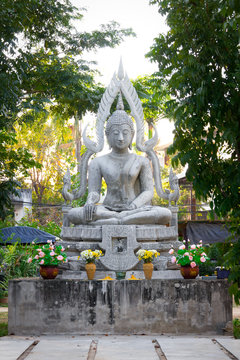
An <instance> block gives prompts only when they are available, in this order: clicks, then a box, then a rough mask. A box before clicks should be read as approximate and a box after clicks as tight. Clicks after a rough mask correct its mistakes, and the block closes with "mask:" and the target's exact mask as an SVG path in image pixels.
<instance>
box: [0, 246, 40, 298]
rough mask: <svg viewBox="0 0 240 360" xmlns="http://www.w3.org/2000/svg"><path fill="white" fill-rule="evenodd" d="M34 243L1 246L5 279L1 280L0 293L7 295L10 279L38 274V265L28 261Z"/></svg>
mask: <svg viewBox="0 0 240 360" xmlns="http://www.w3.org/2000/svg"><path fill="white" fill-rule="evenodd" d="M32 247H33V246H32V245H23V244H20V243H18V242H16V243H14V244H12V245H7V246H3V245H1V247H0V270H1V272H2V273H3V274H4V280H3V281H0V294H1V295H2V296H3V295H7V288H8V281H9V280H11V279H16V278H21V277H32V276H36V274H37V267H36V265H34V264H32V263H28V262H27V259H28V258H29V254H30V253H31V251H32Z"/></svg>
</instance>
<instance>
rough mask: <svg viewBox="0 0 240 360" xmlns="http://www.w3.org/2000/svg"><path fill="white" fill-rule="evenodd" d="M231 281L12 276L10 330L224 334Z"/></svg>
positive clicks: (229, 316)
mask: <svg viewBox="0 0 240 360" xmlns="http://www.w3.org/2000/svg"><path fill="white" fill-rule="evenodd" d="M228 288H229V284H228V282H227V281H225V280H209V281H204V280H200V279H198V280H184V279H167V280H161V279H153V280H140V281H139V280H121V281H118V280H113V281H106V280H105V281H100V280H94V281H81V280H66V279H65V280H64V279H55V280H42V279H40V278H35V279H33V278H28V279H16V280H11V281H9V293H8V294H9V295H8V299H9V321H8V330H9V334H13V335H41V334H79V335H80V334H82V335H84V334H85V335H86V334H146V335H150V334H164V333H171V334H184V333H192V334H205V333H206V332H213V333H218V334H221V333H222V329H223V328H224V327H225V325H226V323H227V322H228V321H230V320H232V299H231V297H230V295H229V292H228Z"/></svg>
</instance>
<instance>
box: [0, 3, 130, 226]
mask: <svg viewBox="0 0 240 360" xmlns="http://www.w3.org/2000/svg"><path fill="white" fill-rule="evenodd" d="M83 11H84V10H83V9H80V11H79V10H78V9H77V8H76V7H74V6H73V5H72V4H71V1H69V0H46V1H36V0H22V1H12V0H2V1H1V2H0V18H1V22H0V80H1V81H0V130H1V131H5V130H6V133H7V135H8V136H9V139H6V134H5V133H4V134H0V140H1V141H0V143H1V144H3V145H2V149H1V152H4V157H2V158H1V159H3V160H2V162H1V168H0V171H1V173H2V174H3V177H1V178H0V187H1V188H0V211H1V213H0V217H1V218H2V219H4V218H5V217H6V216H7V215H8V214H9V213H11V210H12V209H11V203H10V195H11V193H15V188H16V186H17V183H16V181H15V179H16V176H18V175H19V173H18V170H19V168H21V167H22V166H23V167H25V169H27V168H28V167H30V166H33V163H32V164H30V159H31V156H30V154H29V152H28V151H27V149H26V148H24V149H23V150H22V151H21V150H19V149H18V152H19V151H20V155H21V156H20V155H19V156H18V152H17V151H16V150H15V149H14V150H13V151H12V152H11V153H10V154H9V153H8V154H6V153H7V146H8V143H12V141H13V137H14V130H13V128H12V126H13V124H14V123H15V121H16V120H17V119H18V120H19V122H26V123H31V122H33V121H35V120H36V117H38V115H39V113H40V114H42V113H48V112H49V111H51V113H53V112H54V114H55V115H59V113H61V116H62V119H63V120H66V119H68V118H69V117H71V116H73V115H74V116H75V117H77V120H80V119H81V116H82V115H83V114H84V113H85V112H86V111H87V110H91V111H94V109H95V108H96V101H95V100H96V98H98V97H99V96H100V95H99V94H100V92H101V91H102V88H101V86H100V85H97V84H95V81H94V76H95V72H94V71H93V70H92V65H91V63H90V62H89V63H88V62H86V61H84V59H83V58H82V56H83V52H84V51H90V50H97V49H99V48H102V47H105V46H110V47H114V46H115V45H118V44H119V43H120V42H121V41H122V40H123V39H124V38H125V37H126V36H129V35H133V32H132V30H131V29H121V28H120V27H119V24H117V23H116V22H111V23H109V24H107V25H102V26H101V28H100V29H99V30H95V31H92V32H79V31H77V30H76V29H75V27H74V25H73V23H74V21H76V20H81V19H82V17H83V15H82V12H83ZM46 104H47V105H48V106H46ZM23 155H24V156H23ZM13 157H15V158H16V162H15V163H13V162H12V158H13ZM19 157H20V159H19ZM9 162H10V163H13V164H14V167H13V168H11V172H10V173H7V172H4V168H5V167H6V166H7V165H8V164H9ZM35 168H36V164H35ZM2 169H3V170H2ZM2 174H1V175H2ZM20 176H21V174H20ZM43 186H45V185H44V184H43ZM38 190H39V189H38ZM40 195H41V194H40Z"/></svg>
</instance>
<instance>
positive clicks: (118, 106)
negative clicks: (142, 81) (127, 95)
mask: <svg viewBox="0 0 240 360" xmlns="http://www.w3.org/2000/svg"><path fill="white" fill-rule="evenodd" d="M117 110H124V105H123V98H122V92H121V90H120V91H119V95H118V102H117Z"/></svg>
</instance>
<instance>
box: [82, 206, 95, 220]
mask: <svg viewBox="0 0 240 360" xmlns="http://www.w3.org/2000/svg"><path fill="white" fill-rule="evenodd" d="M83 208H84V217H85V220H86V221H92V220H93V214H94V213H95V211H96V205H89V204H86V205H84V207H83Z"/></svg>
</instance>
